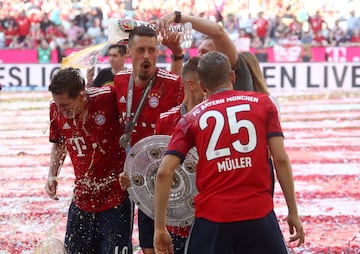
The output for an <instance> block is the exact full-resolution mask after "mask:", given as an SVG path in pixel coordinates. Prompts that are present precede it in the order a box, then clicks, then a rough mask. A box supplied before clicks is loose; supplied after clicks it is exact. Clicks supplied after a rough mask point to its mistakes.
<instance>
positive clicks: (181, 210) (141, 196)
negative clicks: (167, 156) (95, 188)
mask: <svg viewBox="0 0 360 254" xmlns="http://www.w3.org/2000/svg"><path fill="white" fill-rule="evenodd" d="M169 141H170V136H167V135H153V136H149V137H146V138H144V139H142V140H140V141H139V142H137V143H136V144H135V145H134V146H133V147H132V148H131V149H130V151H129V153H128V155H127V157H126V160H125V165H124V171H125V172H126V174H127V175H128V176H129V177H130V182H131V187H129V188H128V192H129V195H130V198H131V199H132V200H133V201H134V202H135V204H136V205H137V206H138V208H139V209H141V210H142V211H143V212H144V213H145V214H146V215H147V216H149V217H150V218H152V219H154V205H155V181H156V173H157V170H158V168H159V165H160V162H161V160H162V158H163V156H164V153H165V152H166V150H167V146H168V144H169ZM197 161H198V154H197V151H196V149H195V148H192V149H191V150H190V151H189V152H188V154H187V155H186V157H185V160H184V162H183V163H182V164H181V165H180V166H179V167H178V168H177V169H176V170H175V172H174V175H173V180H172V184H171V190H170V199H169V203H168V209H167V225H170V226H181V227H183V226H189V225H191V223H192V221H193V219H194V212H195V208H194V197H195V195H197V193H198V192H197V189H196V183H195V177H196V164H197Z"/></svg>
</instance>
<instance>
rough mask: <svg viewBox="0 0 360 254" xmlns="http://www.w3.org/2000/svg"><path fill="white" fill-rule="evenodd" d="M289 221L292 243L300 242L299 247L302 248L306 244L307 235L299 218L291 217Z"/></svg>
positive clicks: (296, 216)
mask: <svg viewBox="0 0 360 254" xmlns="http://www.w3.org/2000/svg"><path fill="white" fill-rule="evenodd" d="M287 221H288V224H289V232H290V234H291V235H292V236H290V242H295V241H299V242H298V244H297V246H300V245H301V244H303V243H304V242H305V233H304V228H303V226H302V224H301V221H300V218H299V216H298V215H289V216H288V219H287ZM294 233H295V235H294Z"/></svg>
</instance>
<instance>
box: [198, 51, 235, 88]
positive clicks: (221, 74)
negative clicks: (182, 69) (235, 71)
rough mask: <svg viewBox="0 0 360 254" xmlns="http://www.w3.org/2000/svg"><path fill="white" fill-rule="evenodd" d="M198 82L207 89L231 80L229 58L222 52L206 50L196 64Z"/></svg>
mask: <svg viewBox="0 0 360 254" xmlns="http://www.w3.org/2000/svg"><path fill="white" fill-rule="evenodd" d="M198 73H199V80H200V82H201V83H202V84H203V85H204V86H205V87H206V88H207V89H209V90H213V89H215V88H216V87H218V86H220V85H222V84H227V83H229V82H231V75H232V69H231V64H230V61H229V58H228V57H227V56H226V55H224V54H223V53H220V52H217V51H213V52H207V53H206V54H205V55H203V56H202V57H201V58H200V61H199V65H198Z"/></svg>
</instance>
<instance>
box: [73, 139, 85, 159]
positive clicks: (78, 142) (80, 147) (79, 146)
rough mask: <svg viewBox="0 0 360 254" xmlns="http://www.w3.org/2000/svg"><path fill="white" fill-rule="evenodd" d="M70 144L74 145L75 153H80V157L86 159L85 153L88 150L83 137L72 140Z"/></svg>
mask: <svg viewBox="0 0 360 254" xmlns="http://www.w3.org/2000/svg"><path fill="white" fill-rule="evenodd" d="M69 144H71V145H72V148H73V150H74V151H77V152H78V155H77V156H78V157H84V156H85V154H83V151H85V150H87V147H86V144H85V141H84V138H83V137H76V138H70V139H69Z"/></svg>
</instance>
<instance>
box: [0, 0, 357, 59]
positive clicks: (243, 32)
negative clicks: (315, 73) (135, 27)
mask: <svg viewBox="0 0 360 254" xmlns="http://www.w3.org/2000/svg"><path fill="white" fill-rule="evenodd" d="M99 2H101V3H100V4H99ZM209 2H211V4H210V3H209ZM248 2H250V1H202V0H198V1H196V2H195V1H194V0H191V1H190V0H180V1H175V0H169V1H167V0H162V1H161V0H159V1H149V0H137V1H135V0H133V1H132V0H105V1H97V0H82V1H76V0H75V1H74V0H61V1H60V0H28V1H24V0H11V1H10V0H5V1H4V0H0V7H1V8H0V49H36V48H37V49H38V50H39V51H41V52H43V53H44V52H46V51H47V50H49V49H50V50H54V49H57V50H58V52H59V53H60V55H63V54H64V53H63V52H65V49H67V48H84V47H87V46H90V45H94V44H98V43H101V42H105V41H107V21H108V19H109V18H131V19H138V20H143V21H148V20H151V19H154V18H156V17H160V16H162V15H163V14H164V13H168V12H169V10H173V9H178V10H181V11H182V12H184V13H188V14H189V13H191V14H193V15H198V16H203V17H206V18H209V19H213V20H216V21H217V22H221V23H222V24H223V26H224V29H225V30H226V31H227V32H228V33H229V35H230V36H231V38H232V39H233V40H234V42H235V44H236V45H237V47H238V49H239V51H240V50H243V49H247V48H249V47H251V48H256V49H260V48H266V47H271V46H273V45H275V44H281V45H304V44H306V45H310V46H360V17H359V16H358V15H359V14H356V13H355V10H349V11H348V13H345V14H344V13H341V14H340V13H337V12H336V8H334V7H333V8H328V6H323V8H322V9H318V10H313V11H312V12H313V13H311V12H310V11H308V10H307V9H306V10H305V9H304V8H303V6H301V1H296V2H298V4H292V5H288V4H284V3H283V2H285V1H270V2H271V3H272V5H271V6H262V9H257V10H256V11H250V10H251V8H250V6H248ZM293 2H294V1H293ZM215 3H217V5H215ZM264 7H265V8H264ZM201 36H202V35H201V34H199V33H197V32H196V31H194V32H193V47H196V46H197V43H198V41H199V39H200V38H201ZM44 54H45V53H44ZM44 61H45V62H46V59H44Z"/></svg>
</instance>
